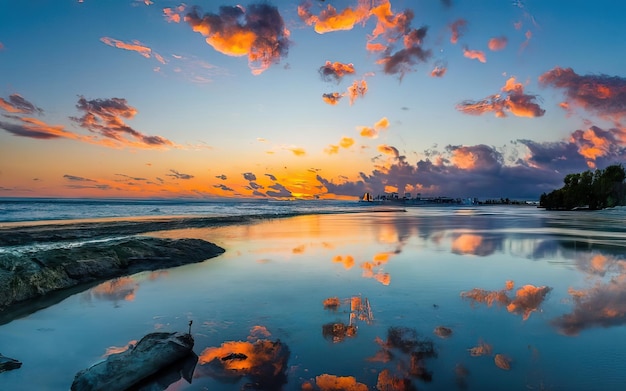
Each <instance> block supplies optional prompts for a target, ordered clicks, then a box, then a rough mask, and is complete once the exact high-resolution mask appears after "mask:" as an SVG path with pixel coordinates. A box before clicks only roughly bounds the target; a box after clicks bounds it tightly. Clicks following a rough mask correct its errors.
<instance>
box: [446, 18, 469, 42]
mask: <svg viewBox="0 0 626 391" xmlns="http://www.w3.org/2000/svg"><path fill="white" fill-rule="evenodd" d="M466 28H467V21H466V20H465V19H458V20H456V21H454V22H453V23H452V24H451V25H450V30H451V31H452V35H451V36H450V43H453V44H456V43H457V42H459V38H461V36H462V35H463V34H464V33H465V30H466Z"/></svg>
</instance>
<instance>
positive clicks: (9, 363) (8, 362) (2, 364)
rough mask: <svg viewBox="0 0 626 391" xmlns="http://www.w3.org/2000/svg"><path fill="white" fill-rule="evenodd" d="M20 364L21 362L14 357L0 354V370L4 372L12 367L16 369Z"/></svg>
mask: <svg viewBox="0 0 626 391" xmlns="http://www.w3.org/2000/svg"><path fill="white" fill-rule="evenodd" d="M21 366H22V363H21V362H19V361H17V360H16V359H13V358H10V357H6V356H3V355H2V354H0V372H6V371H10V370H13V369H18V368H20V367H21Z"/></svg>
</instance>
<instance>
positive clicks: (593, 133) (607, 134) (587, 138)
mask: <svg viewBox="0 0 626 391" xmlns="http://www.w3.org/2000/svg"><path fill="white" fill-rule="evenodd" d="M625 135H626V132H624V131H622V130H619V129H610V130H608V131H607V130H603V129H600V128H598V127H597V126H592V127H590V128H589V129H587V130H576V131H575V132H573V133H572V134H571V136H570V142H571V143H572V144H575V145H576V146H577V147H578V153H579V154H580V155H581V156H583V157H584V158H585V159H586V160H587V165H588V166H589V167H590V168H595V163H594V161H595V160H596V159H597V158H599V157H602V156H607V155H612V154H619V145H622V144H623V140H624V136H625Z"/></svg>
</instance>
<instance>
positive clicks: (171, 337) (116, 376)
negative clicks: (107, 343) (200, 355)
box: [71, 333, 195, 391]
mask: <svg viewBox="0 0 626 391" xmlns="http://www.w3.org/2000/svg"><path fill="white" fill-rule="evenodd" d="M193 343H194V341H193V337H192V336H191V335H190V334H187V333H152V334H148V335H146V336H145V337H143V338H142V339H141V340H140V341H139V342H138V343H137V345H136V346H134V347H132V348H131V349H129V350H126V351H125V352H122V353H119V354H113V355H111V356H109V357H108V358H107V359H106V360H105V361H102V362H100V363H98V364H95V365H94V366H92V367H90V368H88V369H85V370H82V371H80V372H78V373H77V374H76V376H75V377H74V382H73V383H72V387H71V390H72V391H98V390H127V389H129V388H131V387H135V386H137V385H138V384H140V383H141V382H142V381H145V380H146V379H148V378H150V377H151V376H155V375H158V374H159V373H161V372H167V369H168V368H170V367H171V366H172V365H174V364H176V363H179V362H181V361H182V360H185V359H188V358H189V356H190V355H193V351H192V349H193ZM194 367H195V364H194ZM189 378H191V376H189Z"/></svg>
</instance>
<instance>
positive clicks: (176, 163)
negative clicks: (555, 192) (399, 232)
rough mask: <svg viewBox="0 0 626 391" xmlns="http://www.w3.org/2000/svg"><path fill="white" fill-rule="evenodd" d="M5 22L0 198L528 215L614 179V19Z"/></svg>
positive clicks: (371, 6) (35, 18)
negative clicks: (523, 211) (286, 201)
mask: <svg viewBox="0 0 626 391" xmlns="http://www.w3.org/2000/svg"><path fill="white" fill-rule="evenodd" d="M3 8H4V9H3V11H4V12H2V14H1V15H0V25H1V26H3V27H2V28H0V99H2V100H0V148H1V153H0V196H11V197H14V196H31V197H32V196H59V197H198V198H207V197H259V198H312V197H319V198H349V197H358V196H360V195H361V194H362V193H363V192H365V191H369V192H372V193H374V194H379V193H383V192H385V191H397V192H399V193H400V194H402V193H404V192H410V193H412V194H416V193H421V194H422V195H430V196H452V197H481V198H485V197H501V196H505V197H519V198H538V197H539V195H540V194H541V193H542V192H544V191H550V190H552V189H554V188H557V187H560V185H561V180H562V178H563V177H564V176H565V175H566V174H568V173H571V172H580V171H584V170H587V169H595V168H603V167H605V166H607V165H609V164H615V163H621V162H623V161H624V156H625V153H624V145H625V143H626V127H625V125H624V116H625V115H626V75H624V71H623V70H624V69H626V58H625V57H624V56H621V55H619V53H623V52H624V49H626V47H625V46H626V43H625V41H624V40H623V39H622V38H621V35H622V34H621V31H622V22H623V15H624V11H626V5H623V4H622V3H621V2H616V1H599V2H594V3H591V2H587V1H569V2H542V1H495V0H494V1H480V2H474V1H461V0H449V1H435V0H431V1H383V0H373V1H358V0H354V1H343V0H342V1H330V0H327V1H319V0H316V1H312V0H311V1H308V2H307V1H302V2H299V1H267V2H261V3H255V2H249V3H236V2H229V1H224V2H219V3H218V2H208V1H204V2H202V1H200V2H196V3H184V4H182V3H179V2H172V1H158V0H153V1H145V2H144V1H133V0H123V1H122V0H119V1H107V2H101V1H100V2H99V1H95V0H84V1H69V0H68V1H19V2H18V1H16V2H5V3H4V7H3ZM346 20H348V22H346ZM194 30H195V31H194ZM233 45H234V46H233ZM258 54H261V55H262V56H265V58H266V59H267V61H266V62H265V63H263V62H262V61H255V60H254V55H258ZM342 69H343V71H342ZM342 72H343V73H342ZM351 86H355V87H356V89H355V91H356V92H355V93H354V95H353V96H352V97H351V96H350V87H351ZM333 94H334V95H333ZM325 96H326V97H332V96H335V97H336V99H335V100H334V101H333V100H331V99H324V97H325ZM331 103H334V104H331Z"/></svg>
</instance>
